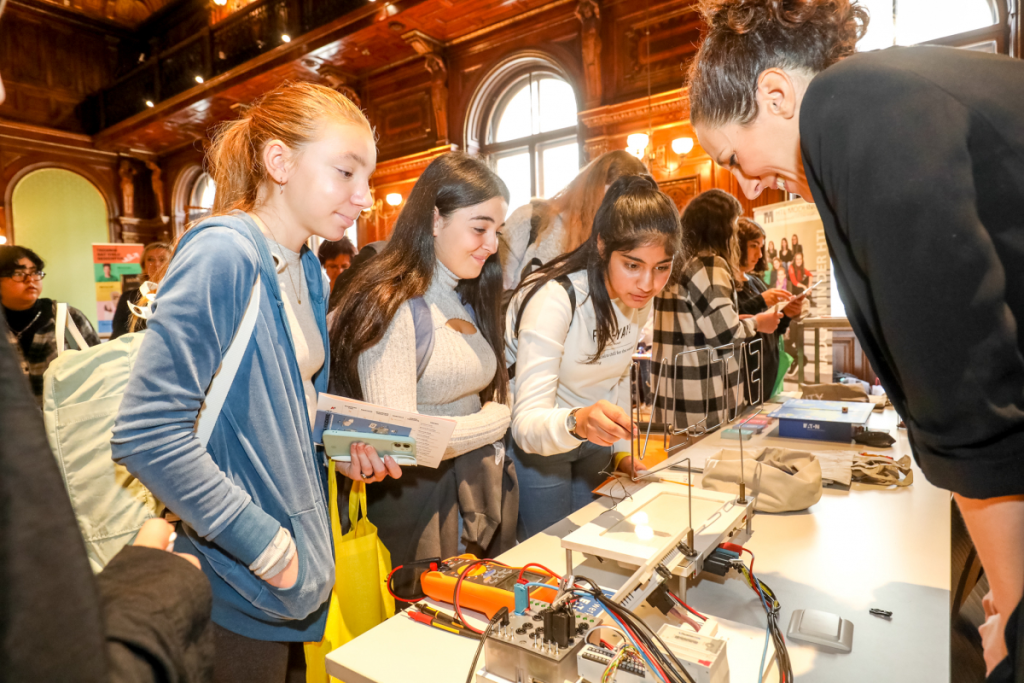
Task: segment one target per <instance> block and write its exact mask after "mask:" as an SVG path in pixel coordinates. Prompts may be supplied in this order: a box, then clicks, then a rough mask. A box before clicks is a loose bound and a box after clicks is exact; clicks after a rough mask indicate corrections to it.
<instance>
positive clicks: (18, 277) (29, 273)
mask: <svg viewBox="0 0 1024 683" xmlns="http://www.w3.org/2000/svg"><path fill="white" fill-rule="evenodd" d="M0 277H9V278H11V279H12V280H14V281H15V282H24V281H25V280H36V281H39V280H42V279H43V278H44V277H46V273H45V272H44V271H42V270H16V271H14V272H13V273H10V274H9V275H3V276H0Z"/></svg>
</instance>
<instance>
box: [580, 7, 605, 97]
mask: <svg viewBox="0 0 1024 683" xmlns="http://www.w3.org/2000/svg"><path fill="white" fill-rule="evenodd" d="M576 18H577V19H579V20H580V24H581V26H580V32H581V37H582V43H583V50H582V53H583V74H584V77H585V79H584V86H585V89H586V93H587V94H586V97H585V98H584V101H585V102H586V105H585V106H586V107H587V108H588V109H589V108H591V107H596V106H598V105H600V104H601V92H602V89H601V6H600V5H599V4H598V0H580V2H579V4H578V5H576Z"/></svg>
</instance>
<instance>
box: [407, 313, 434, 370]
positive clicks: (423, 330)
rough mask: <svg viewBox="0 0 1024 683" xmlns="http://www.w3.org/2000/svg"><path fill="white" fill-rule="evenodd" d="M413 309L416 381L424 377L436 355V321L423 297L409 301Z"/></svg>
mask: <svg viewBox="0 0 1024 683" xmlns="http://www.w3.org/2000/svg"><path fill="white" fill-rule="evenodd" d="M409 308H411V309H412V324H413V327H414V328H415V329H416V379H417V380H418V379H419V378H420V377H422V376H423V372H424V371H425V370H426V369H427V363H428V362H430V356H431V355H432V354H433V353H434V319H433V318H432V317H431V315H430V306H429V305H428V304H427V302H426V301H424V300H423V297H421V296H417V297H415V298H412V299H409Z"/></svg>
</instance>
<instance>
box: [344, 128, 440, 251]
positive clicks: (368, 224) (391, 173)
mask: <svg viewBox="0 0 1024 683" xmlns="http://www.w3.org/2000/svg"><path fill="white" fill-rule="evenodd" d="M453 149H455V146H454V145H440V146H437V147H433V148H431V149H427V150H424V151H422V152H417V153H414V154H409V155H406V156H403V157H400V158H396V159H391V160H390V161H383V162H379V163H378V164H377V170H376V171H375V172H374V174H373V178H372V179H371V181H370V185H371V187H372V189H373V197H374V207H373V211H365V212H363V214H362V216H360V218H359V227H358V240H359V244H361V245H362V244H369V243H370V242H376V241H378V240H383V239H387V238H388V236H389V235H390V234H391V229H392V228H393V227H394V225H395V220H397V218H398V214H399V212H400V211H401V209H402V208H404V207H405V202H406V201H407V200H408V199H409V192H410V191H411V190H412V188H413V185H415V184H416V181H417V180H418V179H419V177H420V174H422V173H423V169H425V168H426V167H427V166H429V165H430V162H431V161H433V160H434V159H436V158H437V157H439V156H441V155H442V154H445V153H447V152H450V151H452V150H453ZM392 192H398V193H399V194H401V195H402V203H401V205H399V206H397V207H392V206H389V205H388V204H387V202H386V201H385V197H387V195H388V194H389V193H392Z"/></svg>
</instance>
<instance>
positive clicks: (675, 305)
mask: <svg viewBox="0 0 1024 683" xmlns="http://www.w3.org/2000/svg"><path fill="white" fill-rule="evenodd" d="M742 211H743V207H742V206H741V205H740V202H739V200H738V199H736V198H735V197H733V196H732V195H731V194H729V193H728V192H725V191H723V190H718V189H714V190H708V191H707V192H702V193H701V194H699V195H697V196H696V197H695V198H694V199H693V201H691V202H690V203H689V204H687V205H686V209H685V210H684V211H683V217H682V220H681V225H682V237H683V250H684V251H683V266H682V268H679V269H678V272H676V273H673V276H672V282H670V283H669V286H668V287H666V288H665V290H664V291H663V292H662V293H661V294H660V295H659V296H657V297H656V298H655V300H654V311H655V313H654V315H655V317H654V366H655V367H657V368H658V369H659V372H661V361H662V360H667V361H668V365H667V366H666V368H665V371H666V372H668V376H667V377H662V378H661V387H662V390H661V391H660V392H659V393H660V396H658V399H657V401H656V402H655V413H654V415H655V420H656V421H658V422H661V423H665V424H669V423H672V424H675V425H676V428H677V429H685V428H687V427H690V426H696V425H699V424H703V425H704V426H705V427H710V426H714V425H716V424H718V423H719V422H720V421H721V420H722V419H725V416H726V413H729V414H732V413H733V412H734V411H735V410H736V409H737V408H738V407H739V404H740V402H741V401H742V400H743V391H742V389H741V385H742V384H743V373H741V372H740V363H739V360H740V356H739V354H738V353H737V354H734V355H731V354H729V353H727V352H721V353H723V354H724V355H726V356H730V355H731V357H732V360H729V361H727V362H726V366H727V368H728V372H727V374H726V373H725V371H723V372H721V373H719V375H718V376H717V378H712V379H711V381H708V379H707V374H706V372H707V370H706V368H707V366H708V363H709V362H711V358H710V356H709V354H707V353H691V354H686V355H684V356H682V357H681V358H680V359H679V361H678V367H673V365H674V364H675V363H676V362H677V361H676V358H677V356H678V355H679V354H680V353H682V352H683V351H691V350H693V349H699V348H702V347H705V346H709V347H711V348H712V349H716V348H719V347H722V346H726V345H730V344H731V345H735V348H736V350H737V351H738V350H739V344H740V343H741V342H744V341H747V340H750V339H753V338H754V337H755V336H756V335H757V334H758V333H759V332H763V333H767V334H770V333H773V332H775V330H776V328H777V327H778V325H779V320H780V319H781V317H782V312H781V311H779V312H775V311H774V310H772V309H769V310H766V311H764V312H762V313H758V314H757V315H754V316H742V315H741V314H740V310H739V303H738V301H737V296H736V290H737V288H738V286H739V285H741V284H742V283H744V282H745V281H746V276H745V275H744V274H743V272H742V271H741V269H740V265H739V240H738V238H737V235H736V219H738V218H739V217H740V214H741V213H742ZM772 296H773V298H774V297H778V296H780V295H778V294H775V295H772ZM723 375H724V376H723ZM673 377H675V378H676V380H675V381H673V380H672V378H673ZM653 381H655V382H657V381H658V380H657V379H654V380H653ZM673 385H674V386H673ZM726 385H728V390H727V386H726ZM672 413H674V415H673V414H672ZM705 418H706V421H705ZM673 420H674V422H673Z"/></svg>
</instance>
